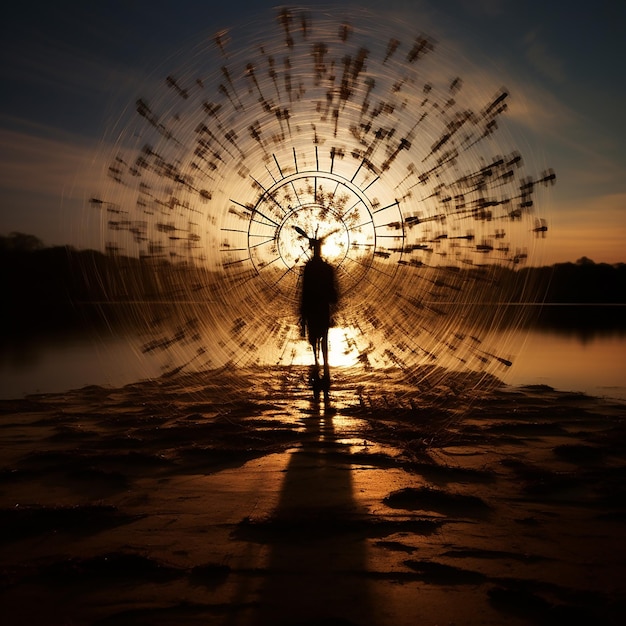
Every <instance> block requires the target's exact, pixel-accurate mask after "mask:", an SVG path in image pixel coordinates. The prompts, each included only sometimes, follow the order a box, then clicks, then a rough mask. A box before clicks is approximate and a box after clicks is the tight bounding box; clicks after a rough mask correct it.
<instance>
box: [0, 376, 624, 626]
mask: <svg viewBox="0 0 626 626" xmlns="http://www.w3.org/2000/svg"><path fill="white" fill-rule="evenodd" d="M306 380H307V372H306V370H305V369H304V368H295V367H294V368H288V369H280V370H263V371H261V370H259V371H251V370H248V371H245V372H240V373H237V374H235V373H233V372H232V371H230V370H222V371H219V372H206V373H202V374H194V375H188V376H178V377H170V378H164V379H160V380H156V381H145V382H140V383H137V384H133V385H129V386H126V387H124V388H121V389H104V388H101V387H87V388H84V389H80V390H75V391H69V392H67V393H62V394H47V395H37V396H31V397H28V398H26V399H21V400H6V401H0V413H1V415H0V445H1V450H2V452H1V459H0V528H1V531H0V532H1V534H0V555H1V556H0V571H1V573H2V580H1V583H0V607H1V609H2V623H3V624H6V625H7V626H13V625H17V624H24V625H26V624H29V625H30V624H51V625H52V624H54V625H62V624H63V625H75V624H101V625H104V624H115V625H124V624H129V625H130V624H133V625H144V624H145V625H147V624H150V625H161V624H175V625H177V626H180V625H187V624H203V625H206V624H228V625H236V626H239V625H250V624H273V625H280V624H285V625H287V624H289V625H295V624H300V625H302V624H307V625H326V626H331V625H340V624H341V625H345V626H347V625H352V624H353V625H357V624H358V625H383V624H384V625H387V624H394V625H406V626H409V625H411V626H413V625H415V624H422V625H433V626H434V625H436V624H438V625H443V624H456V625H463V624H468V625H473V624H483V625H484V624H487V625H499V624H510V625H517V624H520V625H522V624H556V623H568V624H622V623H624V619H625V617H626V595H625V592H626V582H625V581H626V542H624V540H623V537H624V533H625V531H626V460H625V459H626V454H625V453H626V406H625V405H624V404H620V403H618V402H616V401H610V400H603V399H599V398H592V397H588V396H584V395H581V394H573V393H567V392H560V391H555V390H553V389H551V388H549V387H543V386H542V387H515V388H514V387H508V386H505V385H498V384H495V385H494V384H486V383H493V381H489V380H487V379H485V378H481V377H480V376H475V377H463V378H459V377H455V376H454V375H449V376H446V377H443V378H441V379H439V380H438V382H437V383H436V384H434V385H431V386H428V387H427V386H426V385H425V384H424V383H421V382H420V380H421V379H420V376H419V375H417V373H416V377H415V379H414V381H413V383H409V382H408V381H407V379H406V377H404V376H402V377H401V376H398V375H394V373H392V372H378V373H369V374H366V375H364V374H363V373H362V372H356V371H354V370H338V371H337V372H336V373H335V378H334V384H333V388H332V390H331V403H330V405H328V406H325V405H324V403H319V404H317V403H315V402H313V401H312V399H311V397H310V391H309V389H308V388H307V384H306ZM431 380H432V378H431Z"/></svg>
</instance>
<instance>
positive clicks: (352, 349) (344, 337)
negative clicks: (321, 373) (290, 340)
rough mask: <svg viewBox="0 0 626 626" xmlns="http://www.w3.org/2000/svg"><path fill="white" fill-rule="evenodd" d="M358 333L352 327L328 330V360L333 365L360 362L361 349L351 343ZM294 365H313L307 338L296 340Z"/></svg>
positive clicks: (348, 365)
mask: <svg viewBox="0 0 626 626" xmlns="http://www.w3.org/2000/svg"><path fill="white" fill-rule="evenodd" d="M356 337H357V335H356V333H355V332H354V331H353V330H351V329H350V328H341V327H338V326H337V327H334V328H330V329H329V331H328V361H329V363H330V365H331V367H354V366H356V365H357V364H358V363H359V351H358V349H357V347H356V344H353V345H352V346H350V345H349V340H350V339H351V338H353V339H356ZM292 363H293V365H311V364H312V363H313V352H312V348H311V346H310V344H309V342H308V340H307V339H301V340H300V341H297V342H294V355H293V361H292Z"/></svg>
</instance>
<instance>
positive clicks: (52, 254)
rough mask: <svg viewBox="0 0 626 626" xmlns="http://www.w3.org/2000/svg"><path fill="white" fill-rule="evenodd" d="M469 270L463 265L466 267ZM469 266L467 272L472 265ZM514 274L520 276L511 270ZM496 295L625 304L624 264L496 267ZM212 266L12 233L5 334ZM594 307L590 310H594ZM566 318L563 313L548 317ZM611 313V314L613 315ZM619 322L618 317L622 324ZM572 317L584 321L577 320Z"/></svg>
mask: <svg viewBox="0 0 626 626" xmlns="http://www.w3.org/2000/svg"><path fill="white" fill-rule="evenodd" d="M461 271H465V270H461ZM468 271H469V270H468ZM512 272H515V273H517V276H516V277H515V280H509V278H510V277H509V276H508V275H509V273H512ZM497 276H498V278H497V282H498V284H497V285H496V286H495V289H494V290H493V292H492V293H495V294H497V295H498V300H499V301H500V302H511V303H516V302H525V301H526V300H527V295H526V293H527V291H526V292H524V290H523V288H522V286H524V285H525V286H526V287H528V285H532V286H533V287H534V289H533V291H534V293H536V294H537V296H536V298H537V302H538V303H540V302H544V303H549V304H553V305H564V304H576V305H590V304H611V305H623V304H626V264H625V263H618V264H614V265H609V264H606V263H594V262H593V261H592V260H591V259H588V258H587V257H583V258H581V259H578V260H577V261H576V262H574V263H558V264H555V265H551V266H544V267H524V268H521V269H512V268H507V267H502V268H499V269H498V272H497ZM210 281H211V274H210V272H208V271H207V270H203V269H200V268H196V267H193V266H190V265H185V264H181V263H176V264H174V263H170V262H169V261H167V260H165V259H164V260H160V261H155V259H153V258H147V259H141V258H132V257H119V256H111V255H107V254H104V253H101V252H98V251H95V250H77V249H75V248H72V247H69V246H54V247H47V246H45V245H44V244H43V243H42V242H41V241H40V240H39V239H38V238H36V237H34V236H33V235H27V234H23V233H11V234H10V235H8V236H0V285H1V289H2V294H3V302H4V305H3V309H4V319H5V324H4V325H3V333H2V334H8V335H11V334H20V333H31V332H36V331H46V330H55V329H62V328H76V327H77V326H85V327H90V326H93V325H94V324H104V323H107V324H110V323H111V322H112V321H113V322H114V321H115V315H114V314H112V312H111V310H108V309H107V304H108V303H109V302H110V301H111V300H116V301H123V300H124V299H129V300H131V299H136V298H151V297H155V298H156V297H164V296H167V295H170V296H175V294H176V293H179V292H180V290H181V289H182V288H183V287H184V286H185V285H186V286H189V284H190V283H191V284H193V283H198V284H200V283H204V284H207V283H210ZM614 309H615V310H614V311H613V312H612V313H610V314H609V315H611V316H612V318H611V320H607V318H606V317H603V318H597V311H596V313H594V316H596V318H597V319H595V320H590V323H593V324H602V323H611V324H613V325H614V324H615V323H616V322H617V323H618V324H620V323H621V324H622V325H623V326H625V325H626V320H622V318H623V317H624V316H623V311H624V310H623V309H621V307H614ZM590 310H591V309H590ZM551 314H552V315H554V316H557V315H558V319H557V318H556V317H555V323H561V324H562V323H564V322H563V319H564V318H563V315H562V313H558V314H557V313H555V311H554V310H553V311H552V313H550V307H546V310H545V311H544V312H543V313H542V317H543V319H544V320H548V321H549V318H550V315H551ZM613 318H614V319H613ZM620 320H621V322H620ZM573 323H582V320H581V318H580V317H579V318H578V321H577V320H576V319H574V322H573Z"/></svg>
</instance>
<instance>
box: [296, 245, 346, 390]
mask: <svg viewBox="0 0 626 626" xmlns="http://www.w3.org/2000/svg"><path fill="white" fill-rule="evenodd" d="M322 242H323V239H317V238H309V244H310V246H311V248H312V250H313V256H312V257H311V258H310V259H309V260H308V261H307V263H306V265H305V266H304V271H303V273H302V300H301V306H300V324H301V332H302V336H303V337H304V336H307V337H308V340H309V343H310V344H311V347H312V348H313V356H314V359H315V366H314V370H313V374H312V377H311V378H312V380H311V383H312V385H313V390H314V391H315V392H316V393H319V391H320V389H323V390H324V394H325V396H326V395H327V393H328V389H329V388H330V368H329V364H328V329H329V328H330V326H331V325H332V310H333V307H334V305H335V304H336V303H337V299H338V295H337V286H336V282H335V270H334V269H333V267H332V265H330V264H329V263H327V262H326V261H324V259H322V254H321V249H322ZM320 349H321V352H322V358H323V361H324V375H323V378H321V379H320V377H319V352H320Z"/></svg>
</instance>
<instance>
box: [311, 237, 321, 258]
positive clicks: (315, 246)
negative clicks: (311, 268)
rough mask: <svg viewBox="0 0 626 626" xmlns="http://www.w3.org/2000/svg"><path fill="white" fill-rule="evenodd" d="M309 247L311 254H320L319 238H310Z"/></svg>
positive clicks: (318, 255)
mask: <svg viewBox="0 0 626 626" xmlns="http://www.w3.org/2000/svg"><path fill="white" fill-rule="evenodd" d="M311 248H313V256H314V257H321V256H322V242H321V241H320V240H319V239H311Z"/></svg>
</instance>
